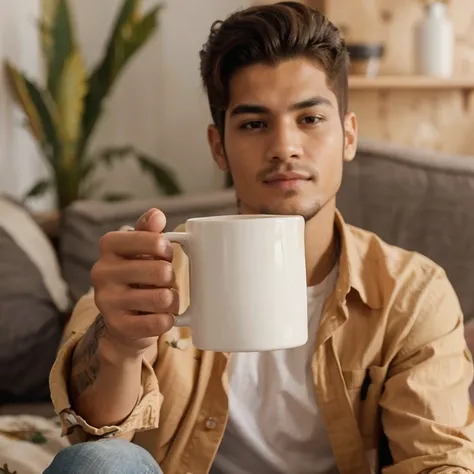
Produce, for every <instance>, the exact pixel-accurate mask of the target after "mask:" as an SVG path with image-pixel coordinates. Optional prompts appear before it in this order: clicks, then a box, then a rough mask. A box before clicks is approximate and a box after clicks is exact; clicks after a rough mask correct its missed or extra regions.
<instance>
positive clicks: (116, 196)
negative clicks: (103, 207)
mask: <svg viewBox="0 0 474 474" xmlns="http://www.w3.org/2000/svg"><path fill="white" fill-rule="evenodd" d="M131 197H132V195H131V194H127V193H107V194H104V196H102V199H103V200H104V201H109V202H115V201H125V200H127V199H130V198H131Z"/></svg>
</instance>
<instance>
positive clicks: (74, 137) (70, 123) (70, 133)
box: [57, 49, 87, 168]
mask: <svg viewBox="0 0 474 474" xmlns="http://www.w3.org/2000/svg"><path fill="white" fill-rule="evenodd" d="M86 93H87V70H86V66H85V64H84V59H83V58H82V55H81V54H80V53H79V51H78V50H77V49H74V50H73V51H72V53H71V55H70V56H68V58H67V59H66V62H65V64H64V69H63V73H62V74H61V76H60V78H59V83H58V94H57V105H58V114H59V118H60V121H61V122H60V123H61V133H62V139H63V146H64V150H63V151H64V156H65V160H66V162H70V161H71V160H74V158H75V156H77V155H76V154H75V151H76V147H77V142H78V140H79V137H80V134H81V127H82V112H83V108H84V96H85V95H86ZM69 165H71V163H69ZM65 167H66V168H67V167H68V163H65Z"/></svg>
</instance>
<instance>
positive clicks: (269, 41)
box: [199, 2, 349, 136]
mask: <svg viewBox="0 0 474 474" xmlns="http://www.w3.org/2000/svg"><path fill="white" fill-rule="evenodd" d="M199 56H200V59H201V67H200V69H201V78H202V82H203V85H204V89H205V90H206V92H207V96H208V100H209V106H210V109H211V114H212V118H213V120H214V124H215V125H216V126H217V128H218V129H219V131H220V133H221V135H222V136H223V132H224V127H225V112H226V109H227V107H228V103H229V83H230V80H231V77H232V75H233V74H234V73H235V72H236V71H237V70H239V69H241V68H244V67H246V66H250V65H253V64H258V63H263V64H269V65H276V64H278V63H279V62H281V61H285V60H287V59H292V58H299V57H303V58H308V59H312V60H314V61H316V62H317V63H318V64H319V65H320V66H321V67H322V68H323V69H324V71H325V73H326V77H327V83H328V87H329V88H330V89H331V90H332V91H333V92H334V94H335V95H336V98H337V101H338V107H339V115H340V116H341V119H342V118H343V117H344V115H345V114H346V112H347V108H348V72H349V55H348V53H347V49H346V44H345V41H344V39H343V38H342V36H341V32H340V31H339V29H338V28H337V27H336V26H334V25H333V23H331V22H330V21H329V20H328V19H327V18H326V17H325V16H324V15H323V14H322V13H321V12H320V11H318V10H316V9H314V8H311V7H308V6H305V5H303V4H301V3H298V2H280V3H275V4H271V5H259V6H253V7H250V8H247V9H244V10H240V11H237V12H235V13H233V14H232V15H230V16H229V17H228V18H227V19H226V20H224V21H221V20H218V21H215V22H214V23H213V24H212V26H211V31H210V34H209V38H208V40H207V42H206V43H205V44H204V46H203V48H202V50H201V51H200V53H199Z"/></svg>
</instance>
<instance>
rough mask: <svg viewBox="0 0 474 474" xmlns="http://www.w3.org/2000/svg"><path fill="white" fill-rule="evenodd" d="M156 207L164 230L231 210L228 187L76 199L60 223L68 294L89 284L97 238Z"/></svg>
mask: <svg viewBox="0 0 474 474" xmlns="http://www.w3.org/2000/svg"><path fill="white" fill-rule="evenodd" d="M152 207H158V208H159V209H161V210H162V211H163V212H164V213H165V215H166V218H167V223H166V229H165V230H167V231H169V230H173V229H175V228H176V227H177V226H178V225H179V224H182V223H183V222H185V221H186V220H187V219H189V218H191V217H201V216H211V215H219V214H235V212H236V204H235V196H234V192H233V191H232V190H225V191H217V192H212V193H206V194H203V195H180V196H175V197H157V198H153V199H140V200H138V199H134V200H130V201H121V202H104V201H77V202H75V203H73V204H72V205H71V206H70V207H68V208H67V209H66V210H65V212H64V214H63V219H62V224H61V242H60V257H61V262H62V268H63V275H64V278H65V279H66V281H67V283H68V285H69V288H70V292H71V297H72V299H73V300H74V301H77V300H78V299H79V297H80V296H82V295H83V294H84V293H85V292H86V291H87V290H88V289H89V287H90V285H91V281H90V270H91V268H92V266H93V264H94V263H95V262H96V260H97V259H98V258H99V247H98V244H99V239H100V238H101V237H102V236H103V235H104V234H106V233H107V232H109V231H113V230H118V229H119V228H120V227H122V226H124V225H129V226H134V225H135V222H136V221H137V219H138V218H139V217H140V215H141V214H143V213H144V212H145V211H146V210H148V209H150V208H152Z"/></svg>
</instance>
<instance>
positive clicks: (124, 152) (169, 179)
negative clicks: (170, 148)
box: [91, 145, 181, 195]
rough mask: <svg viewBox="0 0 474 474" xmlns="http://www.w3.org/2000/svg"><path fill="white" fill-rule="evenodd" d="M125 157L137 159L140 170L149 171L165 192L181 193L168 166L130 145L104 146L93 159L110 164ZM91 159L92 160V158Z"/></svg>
mask: <svg viewBox="0 0 474 474" xmlns="http://www.w3.org/2000/svg"><path fill="white" fill-rule="evenodd" d="M127 157H134V158H135V159H136V160H137V161H138V164H139V166H140V168H141V169H142V171H144V172H146V173H150V174H151V176H152V178H153V180H154V182H155V185H156V186H157V187H158V188H159V189H161V190H162V191H163V192H164V193H165V194H167V195H172V194H179V193H181V189H180V187H179V185H178V182H177V180H176V178H175V176H174V173H173V172H172V171H171V170H170V169H169V168H168V167H166V166H164V165H161V164H159V163H157V162H156V161H154V160H153V159H152V158H150V157H148V156H147V155H145V154H144V153H141V152H139V151H137V150H135V149H134V148H133V147H132V146H128V145H125V146H121V147H111V148H105V149H104V150H102V151H101V152H100V153H99V154H98V155H96V158H95V160H99V161H103V162H104V163H105V164H106V165H107V166H111V165H112V164H113V163H115V162H116V161H120V160H123V159H125V158H127ZM91 160H94V158H92V159H91Z"/></svg>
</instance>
